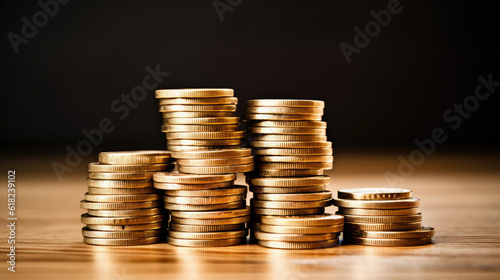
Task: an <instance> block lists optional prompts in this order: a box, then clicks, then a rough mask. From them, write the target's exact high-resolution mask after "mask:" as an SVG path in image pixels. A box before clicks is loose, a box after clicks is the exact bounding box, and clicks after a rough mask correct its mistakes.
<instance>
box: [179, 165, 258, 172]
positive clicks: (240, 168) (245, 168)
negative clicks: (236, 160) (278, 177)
mask: <svg viewBox="0 0 500 280" xmlns="http://www.w3.org/2000/svg"><path fill="white" fill-rule="evenodd" d="M253 169H254V165H253V163H250V164H240V165H227V166H209V167H197V166H181V165H179V172H183V173H194V174H228V173H243V172H249V171H252V170H253Z"/></svg>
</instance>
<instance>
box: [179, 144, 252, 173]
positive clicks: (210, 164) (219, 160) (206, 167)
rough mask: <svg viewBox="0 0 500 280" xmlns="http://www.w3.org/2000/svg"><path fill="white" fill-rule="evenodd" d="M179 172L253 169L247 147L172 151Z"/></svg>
mask: <svg viewBox="0 0 500 280" xmlns="http://www.w3.org/2000/svg"><path fill="white" fill-rule="evenodd" d="M172 156H173V157H174V158H176V159H177V165H178V167H179V172H181V173H190V174H229V173H243V172H249V171H252V170H253V169H254V164H253V156H252V150H251V149H249V148H239V149H218V150H195V151H182V152H173V154H172Z"/></svg>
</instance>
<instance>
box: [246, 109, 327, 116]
mask: <svg viewBox="0 0 500 280" xmlns="http://www.w3.org/2000/svg"><path fill="white" fill-rule="evenodd" d="M246 113H247V114H294V115H295V114H298V115H301V114H305V115H323V108H319V107H247V109H246Z"/></svg>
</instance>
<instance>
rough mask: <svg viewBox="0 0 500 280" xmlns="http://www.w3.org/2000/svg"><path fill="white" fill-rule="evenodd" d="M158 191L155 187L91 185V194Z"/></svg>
mask: <svg viewBox="0 0 500 280" xmlns="http://www.w3.org/2000/svg"><path fill="white" fill-rule="evenodd" d="M143 193H157V190H155V189H154V188H135V189H106V188H94V187H89V194H143Z"/></svg>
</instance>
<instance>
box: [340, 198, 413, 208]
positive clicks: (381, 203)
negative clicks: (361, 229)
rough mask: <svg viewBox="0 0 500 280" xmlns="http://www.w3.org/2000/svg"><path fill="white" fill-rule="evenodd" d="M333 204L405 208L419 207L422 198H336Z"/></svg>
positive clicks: (347, 206) (348, 206)
mask: <svg viewBox="0 0 500 280" xmlns="http://www.w3.org/2000/svg"><path fill="white" fill-rule="evenodd" d="M333 205H335V206H338V207H345V208H363V209H403V208H417V207H419V206H420V199H418V198H408V199H397V200H350V199H342V198H334V199H333Z"/></svg>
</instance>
